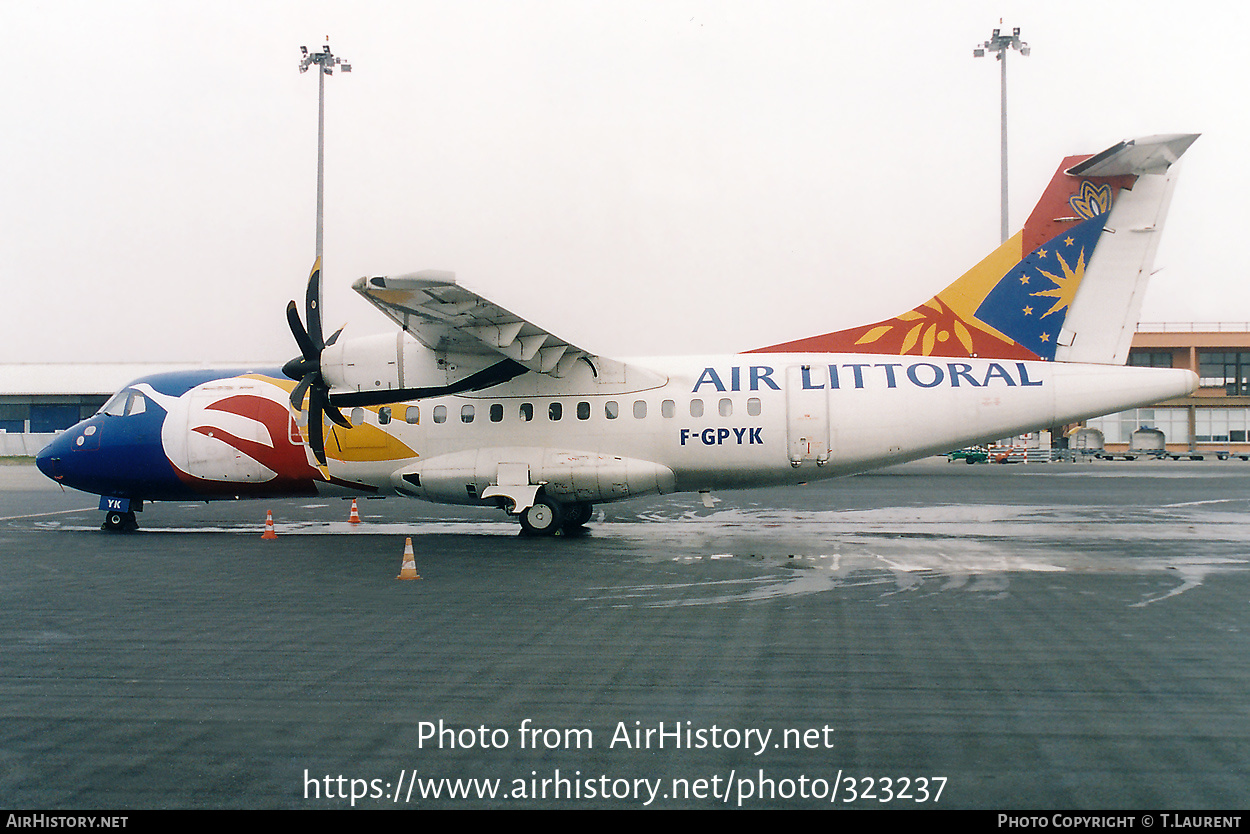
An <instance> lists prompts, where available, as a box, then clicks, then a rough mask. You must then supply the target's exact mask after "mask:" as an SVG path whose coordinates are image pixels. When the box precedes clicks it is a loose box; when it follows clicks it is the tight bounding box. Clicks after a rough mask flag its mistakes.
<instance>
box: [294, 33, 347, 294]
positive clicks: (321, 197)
mask: <svg viewBox="0 0 1250 834" xmlns="http://www.w3.org/2000/svg"><path fill="white" fill-rule="evenodd" d="M329 41H330V36H329V35H326V43H325V44H323V45H322V47H321V51H320V52H309V51H308V47H306V46H301V47H300V51H301V52H303V54H304V60H302V61H300V65H299V71H300V72H308V68H309V67H311V66H312V65H313V64H316V65H317V67H318V68H319V69H320V70H321V71H320V72H318V73H317V259H318V260H320V259H321V255H322V251H321V250H322V232H321V229H322V225H323V223H324V217H325V156H326V141H325V136H326V76H327V75H334V68H335V67H340V68H341V69H342V70H343V72H351V71H352V65H351V64H348V63H344V62H343V59H342V58H339V57H337V56H336V55H334V54H333V53H332V52H330V43H329ZM323 266H324V265H323ZM323 274H324V273H323ZM318 306H320V302H318Z"/></svg>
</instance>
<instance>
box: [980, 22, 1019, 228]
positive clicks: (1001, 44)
mask: <svg viewBox="0 0 1250 834" xmlns="http://www.w3.org/2000/svg"><path fill="white" fill-rule="evenodd" d="M1001 22H1002V21H999V23H1001ZM1009 49H1015V50H1017V51H1019V53H1020V54H1021V55H1025V56H1027V55H1028V54H1029V51H1030V50H1029V45H1028V44H1027V43H1025V42H1024V41H1022V40H1020V27H1019V26H1017V27H1016V28H1015V29H1014V30H1012V33H1011V34H1010V35H1004V34H1002V30H1001V29H995V30H994V33H993V34H992V35H991V36H990V39H989V40H988V41H986V42H985V43H982V44H978V45H977V46H975V47H974V48H973V50H972V56H973V57H974V58H984V57H985V55H986V53H987V52H994V53H996V54H995V56H994V57H995V58H997V59H998V62H999V64H1000V65H1001V69H1002V90H1001V95H1000V98H1001V100H1002V167H1001V172H1000V176H1001V179H1002V218H1001V222H1000V229H999V231H1000V234H1001V237H1002V242H1003V243H1006V242H1007V235H1008V233H1009V231H1010V227H1009V226H1008V224H1007V50H1009Z"/></svg>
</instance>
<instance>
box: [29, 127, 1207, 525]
mask: <svg viewBox="0 0 1250 834" xmlns="http://www.w3.org/2000/svg"><path fill="white" fill-rule="evenodd" d="M1196 138H1197V136H1196V135H1169V136H1152V137H1148V138H1145V139H1138V140H1136V141H1129V142H1121V143H1119V144H1117V145H1115V146H1114V147H1112V148H1109V149H1107V150H1106V151H1103V152H1102V153H1099V154H1095V155H1093V156H1080V157H1070V158H1068V159H1065V160H1064V161H1063V163H1062V164H1061V165H1060V166H1059V170H1058V171H1057V172H1056V174H1055V176H1054V178H1053V179H1052V180H1051V182H1050V184H1049V186H1048V187H1047V188H1046V191H1045V193H1044V194H1043V195H1042V198H1041V200H1040V201H1039V202H1038V204H1037V206H1036V208H1035V209H1034V210H1033V213H1032V214H1031V215H1030V217H1029V219H1028V221H1027V222H1026V223H1025V225H1024V229H1023V230H1022V231H1021V232H1019V233H1018V234H1016V235H1015V236H1014V237H1012V238H1011V239H1010V240H1008V241H1007V242H1006V243H1004V244H1003V245H1002V246H1000V247H999V248H998V249H996V250H995V251H994V252H992V253H990V255H989V256H988V257H986V258H985V259H984V260H983V261H981V262H980V263H979V264H977V265H976V266H975V267H973V268H972V269H971V270H969V271H968V272H967V273H966V274H964V275H963V276H962V277H961V278H959V279H958V280H957V281H955V282H954V283H953V284H951V285H950V286H948V287H947V288H946V289H944V290H942V291H941V292H939V293H938V294H937V295H935V296H934V297H933V298H931V299H929V300H928V301H926V302H924V303H923V304H920V305H918V306H916V307H914V308H912V309H911V310H909V311H907V312H905V313H902V314H901V315H898V316H896V317H894V318H891V319H887V320H885V321H880V322H875V323H872V324H867V325H864V326H861V327H855V328H851V329H849V330H841V331H838V332H835V333H828V334H824V335H821V336H814V337H811V338H806V339H799V340H797V341H793V342H787V343H784V344H778V345H770V346H767V347H762V348H757V349H755V350H750V351H746V352H743V353H738V354H734V355H728V356H686V357H665V358H647V359H626V360H614V359H609V358H606V357H602V356H597V355H594V354H591V353H590V352H588V351H586V350H583V349H582V348H579V347H577V346H575V345H572V344H570V343H568V342H566V341H564V340H562V339H560V338H559V337H558V336H556V335H555V334H554V333H552V332H550V331H548V330H546V329H545V328H544V327H542V326H540V325H538V324H535V323H533V322H530V321H526V320H524V319H522V318H520V317H518V316H516V315H514V314H512V313H511V312H509V311H507V310H505V309H503V308H502V307H500V306H498V305H496V304H494V303H492V302H491V301H489V300H487V299H486V298H484V297H482V296H481V295H478V294H477V293H475V292H473V291H472V290H470V289H468V288H466V287H464V286H462V285H461V284H459V283H457V282H456V280H455V278H454V276H453V275H452V274H451V273H448V272H439V271H424V272H416V273H412V274H408V275H399V276H387V277H367V278H361V279H360V280H358V281H356V283H355V284H354V285H353V288H354V289H355V290H356V291H357V292H359V293H360V294H361V295H363V296H364V297H365V298H367V299H368V300H369V301H370V302H372V303H373V304H374V305H376V306H377V307H378V308H379V309H380V310H381V311H382V312H383V313H385V314H386V315H387V316H388V317H390V318H391V319H392V320H393V321H394V322H395V323H396V324H397V325H398V326H399V330H398V331H397V332H396V333H395V334H394V335H383V336H370V337H363V338H356V339H341V340H340V339H339V338H338V336H339V333H335V334H333V335H332V336H330V338H329V339H323V336H322V328H321V315H320V304H319V301H318V299H319V296H320V281H321V277H320V269H319V264H318V265H315V266H314V268H313V272H312V275H311V276H310V278H309V282H308V288H307V295H306V315H305V321H307V328H305V327H304V325H303V323H302V322H301V321H300V317H299V312H298V309H297V305H296V303H295V302H294V301H292V302H291V304H290V306H289V307H288V309H287V318H288V321H289V323H290V326H291V330H292V332H293V333H294V336H295V340H296V342H297V343H298V344H299V347H300V351H301V356H300V357H298V358H296V359H293V360H291V361H290V362H288V363H287V364H286V365H285V366H284V367H283V368H282V369H280V370H279V369H276V368H256V369H239V370H232V371H202V370H201V371H188V372H185V373H174V374H161V375H156V376H150V377H146V378H143V379H139V380H136V381H135V382H133V383H131V384H130V385H127V386H126V387H125V388H123V389H122V390H121V391H119V392H118V393H117V394H116V395H115V396H114V397H113V398H112V399H111V400H109V402H108V403H107V404H106V405H105V406H104V407H103V409H101V411H100V412H99V413H98V414H96V415H95V416H93V417H91V418H90V419H87V420H84V421H82V422H81V423H78V424H77V425H76V426H74V427H72V428H70V429H69V430H67V431H66V432H64V433H63V434H62V435H60V436H59V437H58V438H57V439H56V440H54V441H53V442H52V443H51V444H50V445H49V446H48V447H47V448H45V449H44V450H43V451H42V452H41V453H40V454H39V455H38V458H37V463H38V466H39V468H40V469H41V470H42V471H43V472H44V473H45V474H47V475H48V476H49V477H51V478H53V479H55V480H56V481H58V482H59V483H62V484H65V485H67V486H71V487H74V488H77V489H80V490H84V491H87V492H91V493H95V494H98V495H100V496H101V500H100V509H102V510H104V511H105V512H106V521H105V523H104V529H109V530H127V529H135V528H136V527H137V525H136V523H135V515H134V514H135V512H136V511H138V510H142V509H143V506H144V504H145V502H149V501H164V500H186V499H200V500H216V499H228V498H260V497H279V496H311V495H319V494H342V495H351V494H375V495H393V494H398V495H403V496H410V497H413V498H422V499H425V500H427V501H434V502H441V503H449V504H476V505H487V506H497V507H499V508H500V509H502V510H504V511H505V512H506V513H508V514H509V515H511V516H513V517H515V518H516V519H518V520H519V521H520V524H521V527H522V529H523V530H524V531H525V532H528V533H532V534H552V533H555V532H557V531H560V530H567V529H571V528H574V527H578V526H580V525H583V524H584V523H585V522H586V521H587V520H589V518H590V517H591V508H592V506H593V505H594V504H598V503H604V502H608V501H617V500H621V499H624V498H633V497H637V496H641V495H649V494H668V493H673V492H696V491H699V492H704V491H710V490H722V489H733V488H745V487H758V486H766V485H782V484H796V483H800V482H807V481H813V480H817V479H822V478H832V477H836V476H839V475H848V474H851V473H855V472H863V471H865V470H869V469H873V468H876V467H880V466H885V465H888V464H893V463H899V462H902V461H907V460H913V459H916V458H921V457H925V456H927V455H931V454H934V453H936V452H942V451H945V450H949V449H952V448H958V447H961V446H965V445H968V444H972V443H978V442H982V441H986V440H989V439H994V438H1000V437H1008V436H1012V435H1016V434H1020V433H1023V432H1027V431H1032V430H1035V429H1038V428H1044V427H1048V426H1056V425H1064V424H1069V423H1073V422H1076V421H1079V420H1083V419H1086V418H1089V417H1094V416H1098V415H1102V414H1107V413H1111V412H1114V411H1120V410H1123V409H1127V408H1133V407H1135V406H1141V405H1147V404H1150V403H1155V402H1159V401H1161V400H1166V399H1170V398H1173V397H1179V396H1183V395H1186V394H1189V393H1191V392H1192V391H1194V390H1195V388H1196V387H1197V384H1198V380H1197V377H1196V376H1195V375H1194V374H1193V373H1192V372H1190V371H1188V370H1182V369H1158V368H1136V367H1123V364H1124V362H1125V360H1126V357H1127V355H1128V350H1129V343H1130V341H1131V339H1132V335H1133V331H1134V329H1135V327H1136V323H1137V317H1138V313H1139V311H1140V308H1141V302H1142V297H1143V295H1144V293H1145V288H1146V282H1147V279H1148V277H1149V275H1150V273H1151V265H1152V262H1153V259H1154V253H1155V249H1156V247H1157V245H1158V240H1159V233H1160V231H1161V229H1162V227H1163V221H1164V216H1165V214H1166V211H1167V206H1168V202H1169V199H1170V195H1171V193H1172V188H1173V185H1174V180H1175V169H1174V168H1172V167H1171V166H1172V163H1174V162H1175V161H1176V160H1177V159H1178V158H1179V157H1180V155H1181V154H1182V153H1184V151H1185V150H1186V149H1187V148H1188V147H1189V146H1190V144H1192V143H1193V141H1194V140H1195V139H1196ZM340 332H341V331H340ZM344 411H346V414H345V413H344Z"/></svg>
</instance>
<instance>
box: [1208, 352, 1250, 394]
mask: <svg viewBox="0 0 1250 834" xmlns="http://www.w3.org/2000/svg"><path fill="white" fill-rule="evenodd" d="M1198 384H1199V385H1201V386H1202V387H1203V388H1223V389H1224V393H1225V394H1227V395H1228V396H1230V397H1236V396H1241V395H1244V394H1250V353H1234V352H1232V351H1229V352H1227V353H1200V354H1198Z"/></svg>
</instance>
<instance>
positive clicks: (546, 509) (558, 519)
mask: <svg viewBox="0 0 1250 834" xmlns="http://www.w3.org/2000/svg"><path fill="white" fill-rule="evenodd" d="M563 523H564V510H563V508H562V507H561V506H560V504H559V502H556V501H552V500H551V499H550V498H548V497H546V496H545V495H540V496H539V497H538V498H537V499H536V500H535V501H534V506H532V507H529V508H527V509H526V510H524V511H523V512H522V513H521V532H523V533H525V534H527V535H530V536H554V535H555V534H556V532H557V531H558V530H559V529H560V527H561V525H562V524H563Z"/></svg>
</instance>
